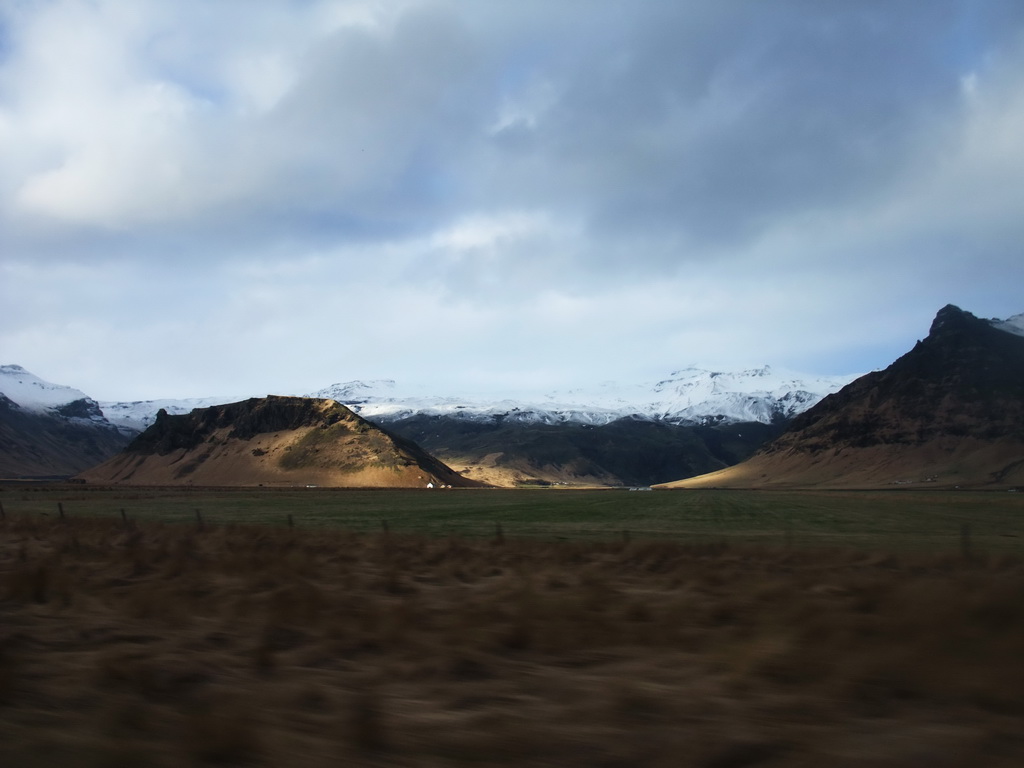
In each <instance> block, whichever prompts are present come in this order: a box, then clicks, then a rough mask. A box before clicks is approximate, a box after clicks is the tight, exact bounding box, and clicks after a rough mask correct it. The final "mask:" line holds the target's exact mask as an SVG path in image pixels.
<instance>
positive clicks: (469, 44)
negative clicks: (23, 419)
mask: <svg viewBox="0 0 1024 768" xmlns="http://www.w3.org/2000/svg"><path fill="white" fill-rule="evenodd" d="M947 303H953V304H957V305H958V306H961V307H962V308H964V309H967V310H969V311H971V312H974V313H975V314H976V315H979V316H981V317H1004V318H1005V317H1008V316H1010V315H1013V314H1017V313H1020V312H1024V3H1022V2H1019V0H1005V1H1002V0H973V1H972V0H960V1H955V0H919V1H917V2H915V1H914V0H901V2H892V1H891V0H858V2H849V0H773V2H755V1H754V0H735V1H732V2H729V1H728V0H693V1H689V2H688V1H687V0H673V1H671V2H669V1H667V0H666V1H665V2H656V1H655V0H649V1H648V2H638V1H637V0H628V1H624V2H617V1H614V0H543V1H541V0H536V1H533V0H516V2H509V1H508V0H493V1H491V0H463V1H462V2H432V1H431V0H408V1H407V2H406V1H402V0H395V1H394V2H390V1H388V0H381V1H379V2H372V1H367V2H362V1H352V2H348V1H345V0H322V1H318V0H292V1H286V0H282V1H281V2H274V1H273V0H265V1H264V2H253V1H252V0H234V1H232V0H217V1H216V2H211V1H210V0H53V1H50V0H38V1H36V2H20V1H19V0H0V363H17V364H20V365H23V366H24V367H26V368H28V369H29V370H31V371H32V372H34V373H36V374H37V375H39V376H41V377H43V378H45V379H48V380H50V381H55V382H58V383H62V384H69V385H71V386H75V387H77V388H79V389H82V390H84V391H85V392H87V393H88V394H90V395H92V396H93V397H95V398H97V399H142V398H153V397H191V396H206V395H220V394H224V395H235V394H237V395H259V394H266V393H301V392H309V391H313V390H316V389H319V388H321V387H324V386H327V385H329V384H331V383H334V382H340V381H348V380H352V379H370V378H392V379H397V380H398V381H399V382H400V383H403V384H405V385H407V386H408V385H414V386H416V387H418V388H421V389H424V390H428V391H431V392H433V393H435V394H438V393H449V394H458V393H470V392H477V391H486V390H488V389H500V390H516V389H522V390H524V391H525V390H538V389H539V390H544V389H552V388H561V387H566V386H573V385H580V384H585V383H587V382H590V381H595V380H598V381H600V380H616V381H621V382H641V381H648V380H657V379H658V378H662V377H664V376H666V375H667V374H669V373H670V372H671V371H673V370H676V369H678V368H682V367H685V366H688V365H698V366H702V367H711V368H719V369H728V370H732V369H740V368H747V367H754V366H759V365H762V364H765V363H769V364H772V365H774V366H778V367H788V368H791V369H795V370H797V371H803V372H807V373H816V374H847V373H859V372H864V371H867V370H871V369H875V368H882V367H885V366H886V365H888V364H889V363H890V362H892V360H893V359H895V358H896V357H897V356H899V355H900V354H902V353H903V352H905V351H907V350H908V349H909V348H910V347H911V346H913V344H914V342H915V341H916V340H917V339H919V338H922V337H924V336H925V335H926V334H927V331H928V326H929V324H930V322H931V320H932V318H933V316H934V315H935V313H936V311H938V309H940V308H941V307H942V306H944V305H945V304H947Z"/></svg>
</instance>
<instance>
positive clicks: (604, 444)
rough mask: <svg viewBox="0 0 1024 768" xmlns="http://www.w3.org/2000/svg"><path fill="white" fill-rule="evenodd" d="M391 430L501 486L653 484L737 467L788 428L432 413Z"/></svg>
mask: <svg viewBox="0 0 1024 768" xmlns="http://www.w3.org/2000/svg"><path fill="white" fill-rule="evenodd" d="M387 427H388V429H390V430H391V431H393V432H397V433H398V434H401V435H404V436H405V437H408V438H409V439H411V440H413V441H415V442H416V443H417V444H419V445H421V446H423V447H424V449H426V450H428V451H430V453H431V454H433V455H435V456H437V457H439V458H441V459H442V460H443V461H445V462H446V463H447V464H449V465H450V466H452V467H454V468H456V469H458V470H460V471H461V472H463V474H465V475H466V476H467V477H473V478H477V479H479V480H483V481H486V482H489V483H493V484H498V485H546V484H568V485H593V484H596V485H650V484H652V483H659V482H665V481H667V480H670V479H673V478H678V477H680V476H683V475H696V474H701V473H703V472H711V471H713V470H716V469H720V468H722V467H726V466H729V465H731V464H735V463H737V462H739V461H742V460H743V459H745V458H747V457H748V456H750V455H751V454H752V453H753V452H754V451H755V450H756V449H757V448H758V447H759V446H760V445H762V444H763V443H764V442H765V441H766V440H768V439H770V438H772V437H774V436H776V435H778V434H779V432H780V431H781V430H782V426H781V425H767V424H760V423H751V424H732V425H720V426H707V427H693V426H678V425H673V424H668V423H665V422H653V421H645V420H636V419H619V420H618V421H614V422H611V423H610V424H605V425H601V426H594V425H587V424H574V423H564V424H536V423H529V422H521V421H514V420H501V419H498V420H491V421H482V420H480V419H460V418H457V417H446V416H428V415H416V416H411V417H407V418H404V419H399V420H396V421H390V422H388V423H387Z"/></svg>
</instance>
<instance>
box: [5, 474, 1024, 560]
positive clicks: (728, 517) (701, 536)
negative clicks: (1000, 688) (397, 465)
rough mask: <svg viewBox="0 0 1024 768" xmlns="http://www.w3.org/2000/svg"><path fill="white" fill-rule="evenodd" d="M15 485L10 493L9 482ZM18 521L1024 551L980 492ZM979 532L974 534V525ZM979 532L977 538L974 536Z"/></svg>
mask: <svg viewBox="0 0 1024 768" xmlns="http://www.w3.org/2000/svg"><path fill="white" fill-rule="evenodd" d="M0 487H3V486H0ZM5 488H6V490H4V491H2V492H0V502H2V503H4V504H5V506H6V508H7V509H8V510H10V511H11V512H12V513H21V514H30V515H42V514H46V515H56V514H57V513H58V512H57V510H58V507H57V505H58V503H59V504H62V505H63V508H64V510H65V514H67V515H74V516H83V517H101V518H102V517H119V516H120V515H121V510H125V514H126V515H127V516H128V517H130V518H133V519H138V520H140V521H141V520H148V521H161V522H192V521H194V520H195V519H196V510H199V512H200V514H201V515H202V516H203V518H204V520H206V521H207V522H208V523H220V524H228V523H245V524H262V525H272V526H283V525H286V524H287V521H288V516H289V515H291V518H292V521H293V523H294V524H295V525H296V526H298V527H300V528H325V527H326V528H338V529H342V530H347V531H353V532H373V531H379V530H381V528H382V526H383V524H384V523H385V522H386V523H387V525H388V527H389V528H390V529H391V530H393V531H396V532H400V531H401V532H408V533H422V534H427V535H431V536H447V535H459V536H468V537H477V538H479V537H488V536H491V535H493V534H494V533H495V530H496V527H497V526H498V525H499V524H500V525H501V526H502V529H503V532H504V534H505V535H506V536H527V537H545V538H567V539H574V540H575V539H590V540H593V539H609V538H616V537H621V536H622V535H623V531H628V532H629V536H631V537H634V538H641V539H643V538H657V539H666V538H668V539H674V540H678V541H688V542H708V541H715V542H721V541H727V542H730V543H737V544H739V543H746V544H761V545H766V546H772V545H786V546H800V547H855V548H858V549H876V550H887V551H896V552H899V551H918V552H946V551H958V550H959V549H960V548H961V547H962V546H964V545H965V544H969V546H971V547H972V548H974V549H975V550H976V551H985V552H1016V553H1019V554H1022V555H1024V494H1018V493H1008V492H978V491H928V490H899V491H721V490H689V491H625V490H590V491H586V490H482V489H472V490H442V489H433V490H390V489H389V490H347V489H345V490H343V489H329V488H297V489H290V490H277V489H220V490H218V489H208V488H195V489H191V488H144V489H140V488H116V487H112V488H105V487H92V486H75V485H62V484H57V485H39V486H34V485H29V484H25V485H10V486H6V487H5ZM965 526H967V528H965ZM965 533H966V534H968V535H969V542H965V539H964V534H965Z"/></svg>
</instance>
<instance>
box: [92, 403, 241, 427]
mask: <svg viewBox="0 0 1024 768" xmlns="http://www.w3.org/2000/svg"><path fill="white" fill-rule="evenodd" d="M244 399H245V398H244V397H235V398H231V397H193V398H183V399H180V400H174V399H163V400H133V401H130V402H120V403H115V402H101V403H100V408H101V409H102V410H103V413H104V415H106V417H107V419H108V420H109V421H110V423H111V424H115V425H117V427H118V428H120V429H129V430H132V431H135V432H142V431H144V430H145V429H146V428H147V427H149V425H150V424H152V423H153V421H154V420H156V414H157V412H158V411H160V410H161V409H163V410H165V411H167V413H168V414H170V415H171V416H181V415H183V414H186V413H191V412H192V410H193V409H194V408H209V407H210V406H211V405H223V404H225V403H231V402H235V401H237V400H244Z"/></svg>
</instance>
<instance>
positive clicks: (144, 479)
mask: <svg viewBox="0 0 1024 768" xmlns="http://www.w3.org/2000/svg"><path fill="white" fill-rule="evenodd" d="M79 477H80V478H82V479H84V480H86V481H87V482H91V483H121V484H130V485H212V486H238V485H264V486H294V485H320V486H341V487H410V488H420V487H425V486H426V485H427V484H428V483H433V484H435V485H452V486H467V485H475V484H476V483H473V482H472V481H469V480H466V479H465V478H463V477H461V476H460V475H458V474H457V473H455V472H454V471H452V470H451V469H450V468H449V467H447V466H446V465H444V464H442V463H441V462H440V461H438V460H437V459H434V458H433V457H432V456H430V455H429V454H427V453H425V452H424V451H422V450H421V449H420V448H419V447H418V446H416V445H415V444H414V443H412V442H409V441H407V440H404V439H402V438H400V437H396V436H395V435H392V434H390V433H388V432H386V431H384V430H382V429H380V428H379V427H376V426H374V425H373V424H371V423H369V422H368V421H366V420H365V419H362V418H360V417H359V416H357V415H356V414H354V413H353V412H352V411H350V410H349V409H348V408H346V407H345V406H343V405H340V404H338V403H336V402H335V401H333V400H317V399H311V398H302V397H276V396H269V397H265V398H253V399H250V400H245V401H243V402H239V403H231V404H228V405H218V406H213V407H210V408H197V409H196V410H194V411H192V412H191V413H190V414H187V415H183V416H169V415H167V413H165V412H163V411H161V412H160V413H159V414H158V416H157V420H156V422H155V423H154V424H153V425H152V426H151V427H150V428H149V429H147V430H146V431H145V432H143V433H142V434H141V435H140V436H139V437H138V438H136V439H135V441H133V442H132V443H131V444H130V445H129V446H128V447H127V448H126V449H125V450H124V451H123V452H122V453H120V454H119V455H117V456H115V457H114V458H113V459H110V460H109V461H107V462H104V463H103V464H100V465H99V466H97V467H94V468H92V469H90V470H87V471H86V472H83V473H82V474H81V475H79Z"/></svg>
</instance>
